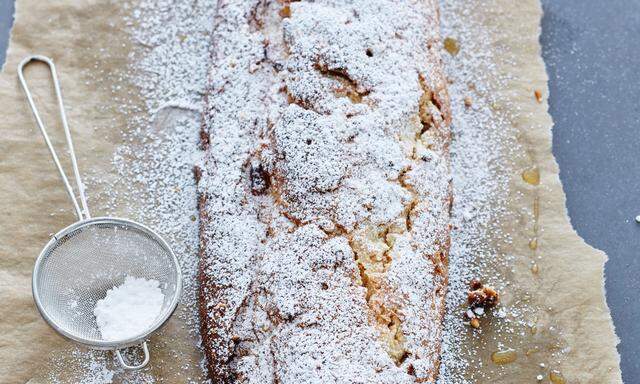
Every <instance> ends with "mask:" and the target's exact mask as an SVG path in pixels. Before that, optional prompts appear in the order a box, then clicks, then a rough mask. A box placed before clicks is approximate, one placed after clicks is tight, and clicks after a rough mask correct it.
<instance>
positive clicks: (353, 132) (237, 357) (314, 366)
mask: <svg viewBox="0 0 640 384" xmlns="http://www.w3.org/2000/svg"><path fill="white" fill-rule="evenodd" d="M213 41H214V50H213V52H212V57H213V59H214V61H213V66H212V69H211V74H210V85H209V88H208V91H207V92H208V94H207V98H208V100H207V105H206V110H205V124H204V127H205V130H206V131H205V135H204V136H203V137H204V139H203V145H204V146H205V147H207V148H208V150H207V154H206V157H205V162H204V167H203V169H202V172H201V176H200V183H199V191H200V193H201V206H200V208H201V219H202V227H201V240H202V242H203V243H202V244H203V248H202V251H203V255H204V256H205V257H204V259H203V263H202V267H201V268H202V276H203V277H202V278H203V285H202V288H201V289H202V291H201V294H202V296H201V297H202V300H203V302H202V303H201V306H202V307H201V311H202V314H203V316H204V318H203V321H204V325H203V334H204V338H205V340H204V342H205V348H206V350H207V352H208V356H207V357H208V358H209V363H210V373H211V375H212V378H213V379H214V380H220V381H225V382H226V381H234V380H240V381H243V382H244V381H246V382H304V383H322V382H327V381H332V382H333V381H337V382H361V381H365V382H368V381H374V382H378V383H387V382H389V383H401V382H414V381H415V380H421V381H428V380H433V378H434V376H435V375H436V374H437V369H438V367H437V364H438V357H439V344H440V331H441V320H442V319H441V316H442V313H443V310H444V308H443V296H444V292H445V286H446V258H447V254H448V244H449V208H450V201H451V194H450V173H449V154H448V144H449V129H448V121H449V107H448V98H447V94H446V89H445V84H444V78H443V76H442V73H441V71H440V68H441V66H440V64H441V63H440V59H439V54H438V46H439V26H438V21H437V7H436V6H435V5H434V4H433V3H430V2H420V3H414V2H410V1H407V2H404V1H403V2H397V1H388V0H376V1H370V0H367V1H364V0H362V1H358V0H354V1H348V2H343V1H340V2H335V1H317V2H292V3H291V4H282V3H280V2H277V1H249V2H246V1H226V0H224V1H220V2H219V4H218V14H217V16H216V29H215V31H214V35H213ZM247 101H249V102H247Z"/></svg>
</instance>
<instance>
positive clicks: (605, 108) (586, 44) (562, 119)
mask: <svg viewBox="0 0 640 384" xmlns="http://www.w3.org/2000/svg"><path fill="white" fill-rule="evenodd" d="M542 3H543V8H544V11H545V15H544V17H543V19H542V37H541V42H542V47H543V58H544V60H545V63H546V65H547V72H548V73H549V78H550V81H549V88H550V96H549V102H550V112H551V115H552V116H553V120H554V122H555V126H554V128H553V152H554V154H555V156H556V159H557V160H558V163H559V164H560V179H561V180H562V184H563V186H564V190H565V192H566V194H567V208H568V210H569V216H570V217H571V222H572V223H573V226H574V227H575V228H576V230H577V231H578V233H579V234H580V235H581V236H582V237H583V238H584V239H585V240H586V241H587V242H588V243H589V244H591V245H593V246H594V247H596V248H599V249H602V250H603V251H605V252H606V253H607V254H608V255H609V261H608V262H607V264H606V267H605V275H606V278H607V279H606V289H607V302H608V304H609V306H610V308H611V312H612V315H613V321H614V324H615V326H616V331H617V333H618V335H619V336H620V337H621V339H622V341H621V343H620V345H619V346H618V351H619V352H620V353H621V356H622V375H623V379H624V381H625V383H627V384H636V383H640V303H639V297H638V296H637V294H638V293H640V258H638V257H637V256H638V250H639V249H640V225H638V224H636V223H635V222H634V217H635V216H636V215H637V214H640V193H639V192H638V191H639V190H640V156H639V155H640V135H639V133H640V73H639V72H638V71H639V70H640V2H639V1H624V0H606V1H601V0H563V1H558V0H543V1H542ZM576 257H580V255H576ZM583 352H584V351H583Z"/></svg>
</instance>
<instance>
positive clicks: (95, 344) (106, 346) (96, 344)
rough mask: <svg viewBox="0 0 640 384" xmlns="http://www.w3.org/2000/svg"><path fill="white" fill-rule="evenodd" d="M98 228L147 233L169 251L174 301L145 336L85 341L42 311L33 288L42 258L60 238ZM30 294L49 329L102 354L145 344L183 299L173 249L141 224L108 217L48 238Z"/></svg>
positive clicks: (74, 224) (39, 258) (39, 259)
mask: <svg viewBox="0 0 640 384" xmlns="http://www.w3.org/2000/svg"><path fill="white" fill-rule="evenodd" d="M98 224H118V225H122V226H125V227H132V228H135V229H138V230H140V231H142V232H144V233H146V234H147V235H149V236H150V237H152V238H153V239H154V240H155V241H157V242H158V243H159V244H160V245H161V246H162V247H163V248H164V249H165V250H166V251H168V253H169V254H170V255H171V260H172V262H173V264H174V267H175V268H176V272H177V273H176V281H175V284H176V290H175V294H174V295H173V298H172V300H171V303H170V304H169V307H168V310H167V311H166V313H165V315H164V316H162V317H160V318H158V319H157V320H156V321H155V322H154V323H153V325H152V326H151V327H149V329H148V330H147V331H146V332H144V333H142V334H140V335H138V336H136V337H132V338H129V339H126V340H121V341H117V342H114V341H107V340H95V341H89V340H87V339H84V338H81V337H77V336H75V335H73V334H71V333H69V332H67V331H66V330H65V329H64V328H62V327H60V326H59V325H58V324H57V323H56V322H55V320H54V319H53V317H52V316H50V315H49V314H48V313H47V311H46V309H45V308H44V306H43V304H42V301H41V298H40V294H39V291H38V288H37V284H36V278H37V276H38V274H39V272H40V266H41V264H42V261H43V260H44V258H45V256H46V255H47V254H48V253H49V252H50V250H51V248H53V247H54V246H56V245H57V244H58V241H59V240H60V239H61V238H63V237H64V236H65V235H67V234H68V233H70V232H73V231H75V230H78V229H81V228H84V227H89V226H94V225H98ZM31 291H32V295H33V299H34V301H35V303H36V307H37V308H38V312H40V315H42V318H44V319H45V321H46V322H47V324H49V326H50V327H52V328H53V329H54V330H56V331H57V332H58V333H60V334H61V335H62V336H64V337H66V338H67V339H69V340H72V341H75V342H76V343H79V344H82V345H85V346H88V347H91V348H93V349H102V350H112V349H121V348H126V347H131V346H134V345H138V344H140V342H141V341H144V340H145V339H147V338H148V337H149V336H150V335H151V334H152V333H154V332H156V331H157V330H159V329H160V328H162V327H163V326H164V325H165V324H166V323H167V321H168V320H169V318H171V315H173V313H174V312H175V310H176V308H177V307H178V303H179V302H180V298H181V296H182V269H181V268H180V263H179V262H178V258H177V257H176V255H175V253H174V252H173V249H171V247H170V246H169V244H168V243H167V242H166V241H165V240H164V239H163V238H162V237H161V236H160V235H158V234H157V233H156V232H155V231H154V230H152V229H151V228H149V227H147V226H146V225H144V224H140V223H138V222H135V221H133V220H129V219H123V218H119V217H111V216H102V217H95V218H91V219H86V220H80V221H77V222H75V223H73V224H71V225H69V226H67V227H66V228H63V229H62V230H60V231H58V232H57V233H56V234H55V235H53V236H52V237H51V239H50V240H49V242H47V244H46V245H45V246H44V248H43V249H42V251H41V252H40V254H39V255H38V257H37V258H36V261H35V265H34V268H33V273H32V275H31Z"/></svg>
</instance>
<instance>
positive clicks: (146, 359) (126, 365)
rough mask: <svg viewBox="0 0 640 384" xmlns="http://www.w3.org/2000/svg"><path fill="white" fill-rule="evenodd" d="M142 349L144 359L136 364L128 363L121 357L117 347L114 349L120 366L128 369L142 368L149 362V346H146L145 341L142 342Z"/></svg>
mask: <svg viewBox="0 0 640 384" xmlns="http://www.w3.org/2000/svg"><path fill="white" fill-rule="evenodd" d="M142 351H143V352H144V360H142V363H140V364H138V365H129V363H127V362H126V361H125V360H124V358H123V357H122V353H120V350H119V349H116V356H118V361H119V362H120V365H122V368H124V369H129V370H135V369H142V368H144V367H146V366H147V364H149V347H147V342H146V341H145V342H144V343H142Z"/></svg>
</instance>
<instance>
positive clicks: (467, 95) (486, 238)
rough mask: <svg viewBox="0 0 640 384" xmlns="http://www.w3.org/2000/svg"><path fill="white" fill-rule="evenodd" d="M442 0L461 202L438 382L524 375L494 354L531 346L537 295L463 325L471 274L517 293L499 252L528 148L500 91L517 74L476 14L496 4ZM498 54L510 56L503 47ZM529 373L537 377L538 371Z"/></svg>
mask: <svg viewBox="0 0 640 384" xmlns="http://www.w3.org/2000/svg"><path fill="white" fill-rule="evenodd" d="M440 3H441V10H442V34H443V36H446V37H451V38H454V39H455V40H457V41H458V43H459V46H460V50H459V52H457V53H455V54H450V53H447V52H444V50H443V57H444V61H445V69H446V72H447V76H448V77H449V79H450V85H449V91H450V95H451V106H452V117H453V120H452V125H451V129H452V133H453V135H454V139H453V141H452V145H451V163H452V173H453V186H454V191H455V199H454V207H453V223H454V230H453V231H452V233H451V239H452V243H451V254H450V269H449V291H448V294H447V313H446V315H445V330H444V337H443V356H442V365H441V375H440V377H439V378H438V383H440V384H470V383H475V382H485V381H490V382H493V381H494V380H497V381H499V382H502V381H501V380H507V381H508V380H510V379H511V380H513V378H514V377H522V376H521V375H514V374H511V375H504V372H505V371H506V370H507V369H508V368H505V366H502V367H501V366H497V365H493V363H491V360H490V358H489V355H490V354H491V352H493V351H495V350H500V349H505V348H516V347H519V348H521V350H520V351H522V350H525V351H526V350H527V349H526V348H527V346H526V345H523V343H522V341H523V340H525V339H526V338H525V337H523V335H524V334H529V333H530V331H531V323H530V320H529V319H532V318H536V317H537V316H538V315H536V313H537V309H536V308H535V305H534V304H533V302H532V300H527V299H524V300H523V299H521V298H520V299H512V300H508V302H507V301H503V302H502V303H501V304H500V307H499V308H498V309H497V310H496V311H493V312H492V313H490V314H488V317H487V318H483V319H482V323H483V325H482V326H481V328H480V329H479V330H474V329H472V328H471V327H470V326H469V325H468V324H467V323H465V320H464V318H463V316H462V314H463V313H464V304H465V303H466V300H467V291H468V288H469V287H468V284H469V281H470V280H471V279H472V278H481V279H482V280H483V281H485V282H486V283H488V284H490V285H492V286H494V287H495V288H496V289H497V290H498V291H499V292H501V293H502V294H504V295H503V296H511V297H515V298H518V295H517V294H516V291H517V288H516V287H514V286H513V284H512V283H511V282H510V280H512V279H511V278H512V276H510V275H511V271H512V270H513V268H514V265H516V257H515V256H514V255H510V254H505V253H504V252H503V251H502V249H501V248H502V247H501V245H504V244H507V245H508V244H510V243H511V242H512V241H513V240H512V238H511V235H510V234H509V233H505V232H503V231H502V224H501V221H502V220H505V219H506V220H510V217H512V216H510V212H509V208H508V206H507V204H506V202H507V201H509V200H510V199H511V198H512V197H511V196H510V193H511V187H510V182H511V178H512V177H513V172H514V171H513V161H514V160H513V159H516V158H518V156H522V152H523V150H522V147H521V145H520V144H519V143H518V142H517V140H516V138H515V134H514V131H513V130H512V124H511V122H510V121H509V116H510V114H512V113H515V114H517V113H518V111H517V110H515V109H513V110H512V111H511V110H509V108H511V107H512V105H509V101H508V100H504V99H498V97H497V96H496V94H497V93H496V92H495V90H496V89H499V88H501V87H504V85H505V84H507V83H508V82H509V81H513V79H510V78H508V75H505V74H504V73H502V72H500V71H499V69H498V67H497V61H496V60H497V59H496V50H497V49H503V48H502V47H500V46H498V45H497V44H494V41H493V39H494V37H495V36H496V35H495V34H496V32H495V31H491V30H490V27H488V26H487V25H490V24H491V23H490V22H488V21H487V20H483V19H482V16H480V13H479V12H477V11H476V7H481V8H483V9H491V7H495V6H496V5H495V3H492V2H486V1H485V2H480V3H478V4H476V5H474V6H473V7H471V6H469V3H468V2H466V1H462V0H453V1H441V2H440ZM487 13H488V12H487ZM500 53H501V56H503V57H504V56H506V54H505V52H502V51H501V52H500ZM465 99H466V100H465ZM505 106H506V108H505ZM506 248H508V247H506ZM521 283H522V284H524V282H521ZM523 297H524V296H523ZM528 297H531V296H530V295H528ZM529 347H530V346H529ZM520 351H519V353H521V352H520ZM520 356H522V355H520ZM521 358H522V357H521ZM531 377H532V380H535V376H531Z"/></svg>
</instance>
